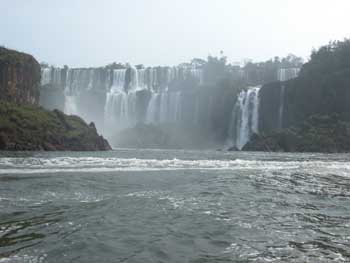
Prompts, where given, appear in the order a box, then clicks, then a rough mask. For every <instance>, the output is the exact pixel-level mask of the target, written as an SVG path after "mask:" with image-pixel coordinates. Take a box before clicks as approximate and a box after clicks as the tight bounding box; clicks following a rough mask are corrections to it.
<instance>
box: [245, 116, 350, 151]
mask: <svg viewBox="0 0 350 263" xmlns="http://www.w3.org/2000/svg"><path fill="white" fill-rule="evenodd" d="M243 150H244V151H273V152H326V153H339V152H340V153H345V152H349V151H350V122H346V121H343V120H341V119H340V117H339V115H336V114H334V115H332V116H327V115H323V116H322V115H315V116H311V117H309V118H308V119H307V120H306V121H305V122H303V124H302V125H299V126H297V127H291V128H286V129H283V130H276V131H273V132H271V133H269V134H266V135H264V134H260V135H257V134H255V135H254V136H253V137H252V138H251V140H250V141H249V142H248V143H247V144H246V145H245V146H244V147H243Z"/></svg>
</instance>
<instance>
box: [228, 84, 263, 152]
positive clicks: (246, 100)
mask: <svg viewBox="0 0 350 263" xmlns="http://www.w3.org/2000/svg"><path fill="white" fill-rule="evenodd" d="M260 88H261V86H258V87H252V88H248V89H247V90H243V91H241V92H240V93H239V95H238V97H237V101H236V104H235V106H234V109H233V111H232V119H231V123H230V128H229V138H230V139H229V140H230V142H229V143H230V144H233V145H234V146H235V147H236V148H237V149H239V150H241V149H242V148H243V146H244V145H245V144H246V143H247V142H248V141H249V139H250V137H251V136H252V135H253V134H254V133H258V132H259V91H260Z"/></svg>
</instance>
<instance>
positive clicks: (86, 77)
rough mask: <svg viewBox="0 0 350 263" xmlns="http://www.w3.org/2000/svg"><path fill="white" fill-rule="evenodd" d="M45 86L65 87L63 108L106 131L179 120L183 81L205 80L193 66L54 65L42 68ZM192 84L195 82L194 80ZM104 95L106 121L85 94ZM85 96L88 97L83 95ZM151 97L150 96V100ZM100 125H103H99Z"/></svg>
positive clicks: (60, 88)
mask: <svg viewBox="0 0 350 263" xmlns="http://www.w3.org/2000/svg"><path fill="white" fill-rule="evenodd" d="M41 74H42V79H41V86H42V88H43V89H56V90H62V94H63V96H64V106H63V107H62V110H64V112H65V113H67V114H76V115H80V116H82V117H84V118H85V119H86V120H87V121H95V122H96V121H97V122H98V123H99V124H101V123H102V127H103V128H104V129H106V130H107V131H111V132H114V131H116V130H121V129H125V128H128V127H132V126H133V125H135V124H136V123H137V122H146V123H161V122H179V121H181V118H182V103H183V102H182V98H183V95H182V86H183V84H182V82H183V81H189V80H191V81H195V83H197V84H201V83H203V72H202V69H200V68H195V67H194V66H190V67H189V66H179V67H156V68H135V67H131V66H127V67H124V68H119V69H109V68H95V69H93V68H91V69H88V68H83V69H70V68H54V67H43V68H42V70H41ZM191 83H192V82H191ZM142 91H147V92H148V93H149V94H150V95H149V97H147V96H145V97H144V98H143V99H142V100H144V101H145V103H146V104H145V106H144V109H139V107H140V105H139V104H140V101H142V100H141V99H140V98H139V94H140V93H142ZM88 92H92V95H91V96H95V95H96V96H97V95H98V96H102V95H103V97H104V101H105V102H104V106H103V110H102V111H103V118H102V119H103V121H101V120H100V119H98V120H96V117H95V116H90V115H91V114H89V113H87V111H89V110H92V109H93V108H94V107H97V105H86V104H88V103H87V102H86V101H85V99H86V98H85V97H86V96H87V93H88ZM84 96H85V97H84ZM147 98H148V99H147ZM100 128H101V125H100Z"/></svg>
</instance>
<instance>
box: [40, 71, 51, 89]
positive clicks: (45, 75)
mask: <svg viewBox="0 0 350 263" xmlns="http://www.w3.org/2000/svg"><path fill="white" fill-rule="evenodd" d="M50 81H51V68H41V86H45V85H47V84H50Z"/></svg>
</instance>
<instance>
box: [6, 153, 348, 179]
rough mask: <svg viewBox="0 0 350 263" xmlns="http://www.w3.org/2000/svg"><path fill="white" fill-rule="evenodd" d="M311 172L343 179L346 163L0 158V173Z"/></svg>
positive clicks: (345, 173) (346, 171)
mask: <svg viewBox="0 0 350 263" xmlns="http://www.w3.org/2000/svg"><path fill="white" fill-rule="evenodd" d="M286 169H299V170H300V169H301V170H303V169H305V170H310V169H312V170H313V171H314V172H315V173H317V172H324V171H329V172H332V173H333V172H334V171H335V170H337V172H338V173H337V174H338V175H339V174H342V175H344V176H346V175H347V174H349V172H350V163H347V162H334V161H333V162H328V161H300V162H297V161H261V160H260V161H258V160H256V161H254V160H241V159H236V160H181V159H166V160H157V159H136V158H130V159H126V158H100V157H57V158H48V159H45V158H0V174H33V173H39V174H40V173H71V172H91V173H96V172H118V171H134V172H138V171H162V170H164V171H171V170H286Z"/></svg>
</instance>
